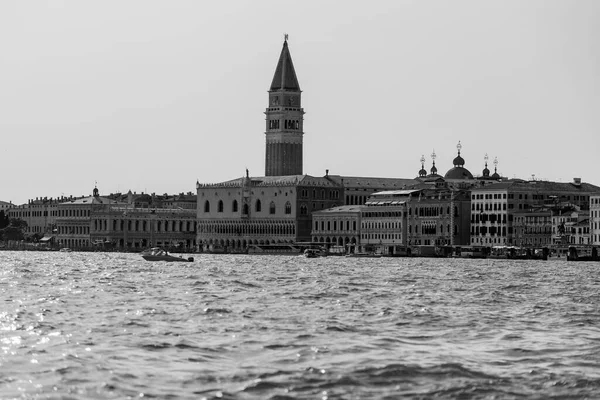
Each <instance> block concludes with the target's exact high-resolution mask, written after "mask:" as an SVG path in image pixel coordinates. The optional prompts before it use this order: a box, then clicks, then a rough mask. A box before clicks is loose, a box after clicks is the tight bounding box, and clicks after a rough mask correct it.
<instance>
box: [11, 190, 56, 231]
mask: <svg viewBox="0 0 600 400" xmlns="http://www.w3.org/2000/svg"><path fill="white" fill-rule="evenodd" d="M65 200H66V198H64V197H62V198H58V199H53V198H47V197H43V198H42V197H38V198H36V199H35V200H33V199H32V200H29V201H28V202H27V204H22V205H18V206H13V207H12V208H10V209H8V210H7V211H5V213H6V215H8V217H9V218H18V219H21V220H23V221H25V222H26V223H27V228H26V230H25V232H23V233H24V234H25V236H37V237H38V238H43V237H47V238H49V237H51V236H52V235H53V233H54V231H55V229H56V218H57V216H58V205H59V204H60V202H62V201H65Z"/></svg>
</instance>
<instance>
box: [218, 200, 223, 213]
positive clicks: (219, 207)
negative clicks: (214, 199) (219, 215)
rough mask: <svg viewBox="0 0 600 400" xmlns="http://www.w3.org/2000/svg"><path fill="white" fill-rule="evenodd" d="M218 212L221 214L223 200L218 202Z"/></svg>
mask: <svg viewBox="0 0 600 400" xmlns="http://www.w3.org/2000/svg"><path fill="white" fill-rule="evenodd" d="M217 211H218V212H223V200H219V205H218V206H217Z"/></svg>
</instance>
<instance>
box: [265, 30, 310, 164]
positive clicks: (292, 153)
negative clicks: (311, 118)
mask: <svg viewBox="0 0 600 400" xmlns="http://www.w3.org/2000/svg"><path fill="white" fill-rule="evenodd" d="M301 94H302V92H301V90H300V85H299V84H298V79H297V77H296V71H295V70H294V64H293V63H292V57H291V55H290V51H289V48H288V43H287V37H286V40H285V41H284V43H283V49H282V50H281V55H280V56H279V62H278V63H277V68H276V69H275V75H274V76H273V81H272V82H271V87H270V89H269V106H268V107H267V109H266V111H265V115H266V132H265V136H266V151H265V156H266V157H265V176H286V175H302V136H303V135H304V131H303V125H304V124H303V122H304V117H303V116H304V109H303V108H302V101H301V100H302V95H301Z"/></svg>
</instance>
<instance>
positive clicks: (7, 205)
mask: <svg viewBox="0 0 600 400" xmlns="http://www.w3.org/2000/svg"><path fill="white" fill-rule="evenodd" d="M13 207H15V205H14V204H13V203H12V201H11V202H7V201H2V200H0V211H4V213H5V214H6V212H7V211H8V210H9V209H11V208H13Z"/></svg>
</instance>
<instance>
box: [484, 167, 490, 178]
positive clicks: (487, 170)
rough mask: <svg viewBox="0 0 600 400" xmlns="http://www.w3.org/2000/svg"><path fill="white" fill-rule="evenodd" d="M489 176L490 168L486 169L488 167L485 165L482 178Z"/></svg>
mask: <svg viewBox="0 0 600 400" xmlns="http://www.w3.org/2000/svg"><path fill="white" fill-rule="evenodd" d="M489 176H490V170H489V169H488V167H487V166H486V167H485V168H484V169H483V177H484V178H487V177H489Z"/></svg>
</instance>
